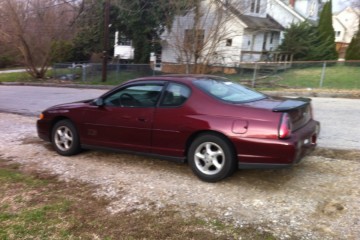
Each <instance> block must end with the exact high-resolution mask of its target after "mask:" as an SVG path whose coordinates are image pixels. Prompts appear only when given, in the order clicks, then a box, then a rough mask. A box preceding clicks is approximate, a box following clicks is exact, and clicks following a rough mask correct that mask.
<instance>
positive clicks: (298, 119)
mask: <svg viewBox="0 0 360 240" xmlns="http://www.w3.org/2000/svg"><path fill="white" fill-rule="evenodd" d="M246 105H248V106H251V107H256V108H261V109H268V110H270V111H273V112H279V113H281V112H286V113H288V114H289V116H290V119H291V123H292V131H296V130H297V129H299V128H301V127H302V126H304V125H305V124H306V123H308V122H309V121H310V119H311V118H312V115H311V99H310V98H275V97H274V98H272V97H269V98H265V99H262V100H259V101H254V102H250V103H247V104H246Z"/></svg>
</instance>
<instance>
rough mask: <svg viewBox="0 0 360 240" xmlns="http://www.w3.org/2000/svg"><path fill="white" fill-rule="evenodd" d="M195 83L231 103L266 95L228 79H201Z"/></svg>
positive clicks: (208, 92) (258, 98)
mask: <svg viewBox="0 0 360 240" xmlns="http://www.w3.org/2000/svg"><path fill="white" fill-rule="evenodd" d="M194 85H195V86H197V87H198V88H200V89H201V90H203V91H205V92H206V93H207V94H209V95H211V96H213V97H215V98H217V99H220V100H222V101H225V102H229V103H243V102H251V101H256V100H260V99H263V98H265V97H266V96H265V95H264V94H262V93H259V92H257V91H254V90H251V89H249V88H247V87H245V86H242V85H240V84H238V83H235V82H231V81H230V80H227V79H210V78H209V79H199V80H196V81H194Z"/></svg>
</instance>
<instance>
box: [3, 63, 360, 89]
mask: <svg viewBox="0 0 360 240" xmlns="http://www.w3.org/2000/svg"><path fill="white" fill-rule="evenodd" d="M322 69H323V66H322V63H313V64H311V63H306V64H297V63H293V68H291V69H287V70H285V71H278V72H276V73H272V72H269V71H268V72H261V71H259V72H258V74H257V79H256V81H255V83H256V84H255V86H256V88H260V89H266V90H272V89H281V88H314V89H319V88H320V79H321V76H322ZM55 71H56V75H57V76H60V77H59V78H58V79H60V80H61V79H62V78H61V76H62V77H66V75H69V76H70V77H71V76H73V77H74V78H75V79H74V80H61V81H62V82H65V83H77V84H90V85H118V84H121V83H122V82H124V81H127V80H130V79H134V78H139V77H144V76H151V75H161V74H162V73H161V72H152V71H145V72H144V71H136V70H132V71H131V70H130V71H125V70H119V71H116V70H113V71H108V74H107V81H106V82H102V81H101V79H102V75H101V69H100V68H99V69H97V68H95V69H92V70H91V71H89V72H87V73H86V76H85V77H83V76H82V69H69V68H64V69H56V70H49V71H48V73H47V76H49V77H52V76H53V74H54V73H55ZM219 75H220V76H224V77H227V78H229V79H231V80H234V81H239V82H240V83H242V84H246V85H248V86H251V84H252V79H253V75H254V74H253V72H252V70H247V71H244V72H243V73H242V74H234V75H224V74H219ZM44 81H49V80H33V79H32V78H31V77H30V76H29V75H28V74H27V73H3V74H0V82H44ZM51 81H52V80H51ZM322 89H339V90H341V89H344V90H349V89H360V63H353V64H352V66H351V65H349V64H347V65H345V64H344V63H337V64H335V65H331V64H328V66H327V67H326V71H325V76H324V80H323V83H322Z"/></svg>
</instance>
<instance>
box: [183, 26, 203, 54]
mask: <svg viewBox="0 0 360 240" xmlns="http://www.w3.org/2000/svg"><path fill="white" fill-rule="evenodd" d="M204 37H205V30H204V29H186V30H185V37H184V46H185V48H193V47H195V49H196V50H197V51H198V50H201V49H202V48H203V45H204Z"/></svg>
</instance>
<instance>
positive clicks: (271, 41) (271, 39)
mask: <svg viewBox="0 0 360 240" xmlns="http://www.w3.org/2000/svg"><path fill="white" fill-rule="evenodd" d="M274 37H275V32H272V33H271V36H270V44H273V41H274Z"/></svg>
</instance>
